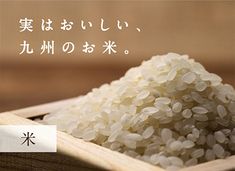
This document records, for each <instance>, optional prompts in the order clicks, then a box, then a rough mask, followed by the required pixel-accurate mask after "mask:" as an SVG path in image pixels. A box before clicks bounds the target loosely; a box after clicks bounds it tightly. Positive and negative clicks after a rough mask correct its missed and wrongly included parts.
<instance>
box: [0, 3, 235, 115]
mask: <svg viewBox="0 0 235 171" xmlns="http://www.w3.org/2000/svg"><path fill="white" fill-rule="evenodd" d="M234 9H235V1H219V2H213V1H207V2H204V1H200V2H196V1H167V2H166V1H148V2H146V1H135V2H134V1H129V2H125V1H115V2H108V1H107V2H95V1H94V2H85V1H34V2H32V1H11V2H9V1H0V21H1V25H0V111H6V110H11V109H17V108H21V107H25V106H30V105H35V104H39V103H46V102H49V101H54V100H59V99H64V98H69V97H73V96H77V95H80V94H84V93H86V92H88V91H89V90H90V89H91V88H92V87H97V86H99V85H101V84H102V83H105V82H110V81H111V80H113V79H117V78H119V77H120V76H121V75H123V74H124V73H125V71H126V70H127V69H128V68H129V67H132V66H136V65H139V64H140V63H141V61H142V60H145V59H148V58H150V57H151V56H153V55H155V54H164V53H168V52H177V53H181V54H189V55H190V56H192V57H193V58H195V59H196V60H197V61H200V62H201V63H202V64H204V65H205V66H206V67H207V68H208V70H209V71H211V72H215V73H217V74H219V75H221V76H222V77H223V78H224V80H225V81H224V82H228V83H231V84H233V85H235V77H234V74H235V69H234V68H235V10H234ZM25 17H27V18H32V19H34V22H33V27H34V28H33V29H34V30H33V32H32V33H29V32H24V33H20V32H19V30H20V29H19V23H18V22H19V19H21V18H25ZM48 18H50V19H51V20H53V27H54V31H52V32H42V31H41V30H40V28H41V25H40V24H41V19H48ZM64 18H65V19H67V20H69V21H73V22H74V26H73V29H72V30H71V31H67V32H66V31H62V30H60V22H61V21H62V20H63V19H64ZM101 18H103V19H104V20H105V24H106V25H107V26H109V27H110V30H109V31H107V32H102V31H100V29H99V24H100V20H101ZM81 20H84V21H91V22H92V23H93V27H92V28H90V29H87V30H84V31H83V30H82V29H81V27H80V21H81ZM117 20H120V21H127V22H128V23H129V27H128V28H127V29H124V30H118V29H117V27H116V22H117ZM136 27H139V28H140V29H141V32H137V31H136V29H135V28H136ZM23 40H27V41H28V42H29V43H30V45H31V46H32V47H33V48H34V49H35V53H34V54H33V55H19V52H20V50H21V49H20V43H22V41H23ZM43 40H54V41H55V43H56V47H55V51H56V52H55V55H39V54H40V46H41V43H42V41H43ZM105 40H113V41H115V42H116V44H117V51H118V52H117V54H115V55H103V54H102V43H103V41H105ZM66 41H72V42H74V43H75V51H74V53H72V54H70V55H68V54H64V53H62V51H61V46H62V44H63V43H64V42H66ZM85 41H88V42H92V43H94V44H95V45H96V48H95V51H94V53H92V55H84V54H83V53H82V44H83V43H84V42H85ZM125 49H128V50H129V52H130V53H129V54H128V55H125V54H124V52H123V51H124V50H125Z"/></svg>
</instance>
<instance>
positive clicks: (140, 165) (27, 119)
mask: <svg viewBox="0 0 235 171" xmlns="http://www.w3.org/2000/svg"><path fill="white" fill-rule="evenodd" d="M72 100H74V99H68V100H64V101H59V102H53V103H48V104H44V105H39V106H34V107H29V108H25V109H20V110H15V111H10V112H4V113H1V114H0V124H1V125H7V124H12V125H21V124H38V123H37V122H34V121H32V119H31V118H35V117H38V116H41V115H45V114H48V113H50V112H51V111H52V110H55V109H56V108H58V107H60V106H62V105H66V104H67V103H69V102H71V101H72ZM0 170H9V171H12V170H20V171H22V170H23V171H24V170H30V171H31V170H33V171H34V170H38V171H43V170H45V171H51V170H52V171H73V170H76V171H90V170H93V171H98V170H114V171H163V170H164V169H161V168H160V167H157V166H153V165H150V164H148V163H146V162H143V161H139V160H137V159H134V158H131V157H128V156H126V155H124V154H121V153H119V152H115V151H111V150H109V149H107V148H104V147H101V146H98V145H96V144H93V143H90V142H85V141H83V140H81V139H77V138H74V137H72V136H70V135H68V134H66V133H63V132H60V131H57V153H0ZM232 170H235V156H232V157H229V158H227V159H219V160H214V161H211V162H207V163H204V164H199V165H197V166H193V167H188V168H184V169H182V170H181V171H232Z"/></svg>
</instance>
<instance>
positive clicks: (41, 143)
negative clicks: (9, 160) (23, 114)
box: [0, 125, 57, 152]
mask: <svg viewBox="0 0 235 171" xmlns="http://www.w3.org/2000/svg"><path fill="white" fill-rule="evenodd" d="M56 140H57V138H56V126H55V125H0V152H56V150H57V148H56Z"/></svg>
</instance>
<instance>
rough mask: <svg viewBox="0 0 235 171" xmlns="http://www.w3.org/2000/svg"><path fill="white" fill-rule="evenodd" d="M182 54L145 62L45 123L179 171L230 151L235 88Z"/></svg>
mask: <svg viewBox="0 0 235 171" xmlns="http://www.w3.org/2000/svg"><path fill="white" fill-rule="evenodd" d="M221 81H222V79H221V78H220V77H219V76H217V75H216V74H213V73H209V72H208V71H206V70H205V69H204V67H203V66H202V65H201V64H200V63H197V62H195V61H194V60H193V59H189V58H188V56H187V55H178V54H174V53H169V54H167V55H162V56H155V57H153V58H152V59H150V60H148V61H144V62H143V63H142V65H141V66H139V67H135V68H131V69H130V70H129V71H128V72H127V73H126V74H125V76H124V77H122V78H121V79H119V80H116V81H113V82H112V83H111V84H104V85H102V86H101V87H100V88H94V89H93V90H92V91H91V92H90V93H88V94H87V95H85V96H81V97H78V98H77V100H76V101H75V102H74V103H72V104H71V105H68V106H65V107H63V108H61V109H59V110H58V111H56V112H54V113H51V114H49V115H46V116H45V117H44V119H43V120H44V122H45V123H47V124H56V125H57V127H58V129H59V130H61V131H65V132H67V133H69V134H71V135H73V136H75V137H77V138H82V139H84V140H86V141H91V142H94V143H96V144H99V145H101V146H104V147H106V148H110V149H112V150H115V151H119V152H121V153H124V154H126V155H129V156H131V157H135V158H137V159H140V160H143V161H146V162H149V163H152V164H154V165H158V166H160V167H163V168H166V169H169V170H176V169H180V168H182V167H186V166H192V165H196V164H198V163H201V162H205V161H211V160H214V159H218V158H225V157H227V156H230V155H232V154H233V153H234V151H235V129H234V128H235V90H234V88H233V87H232V86H231V85H228V84H222V83H221Z"/></svg>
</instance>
